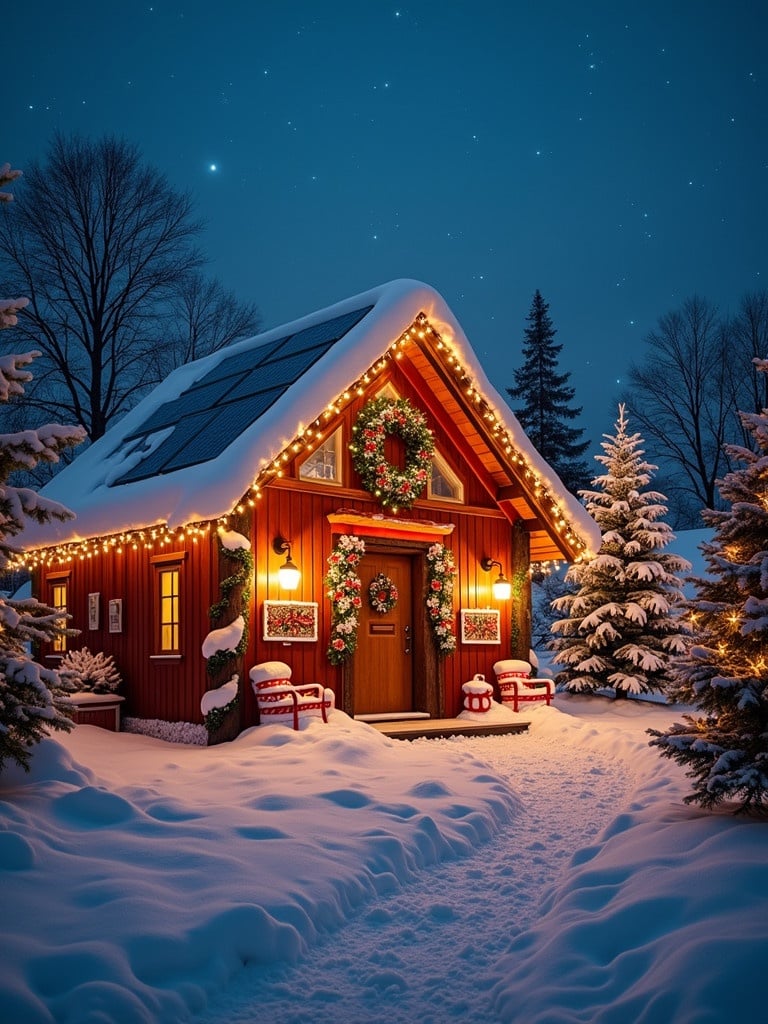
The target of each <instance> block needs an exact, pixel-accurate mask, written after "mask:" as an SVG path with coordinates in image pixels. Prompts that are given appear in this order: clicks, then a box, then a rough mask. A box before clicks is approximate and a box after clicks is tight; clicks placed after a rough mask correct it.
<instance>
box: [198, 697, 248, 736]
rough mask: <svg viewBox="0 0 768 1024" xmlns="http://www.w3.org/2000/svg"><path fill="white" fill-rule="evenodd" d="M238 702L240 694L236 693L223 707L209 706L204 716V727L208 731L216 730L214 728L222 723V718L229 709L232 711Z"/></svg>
mask: <svg viewBox="0 0 768 1024" xmlns="http://www.w3.org/2000/svg"><path fill="white" fill-rule="evenodd" d="M239 703H240V696H239V694H238V696H237V697H233V698H232V700H231V701H230V702H229V704H225V705H224V707H223V708H211V710H210V711H209V712H208V714H207V715H206V716H205V728H206V729H207V730H208V732H209V733H212V732H216V730H217V729H218V728H219V727H220V726H221V725H222V724H223V723H224V719H225V718H226V717H227V715H228V714H229V713H230V711H234V710H235V708H236V707H237V705H238V704H239Z"/></svg>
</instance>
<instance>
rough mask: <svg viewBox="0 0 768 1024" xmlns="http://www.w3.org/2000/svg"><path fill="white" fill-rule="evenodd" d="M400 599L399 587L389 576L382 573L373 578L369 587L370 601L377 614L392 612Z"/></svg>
mask: <svg viewBox="0 0 768 1024" xmlns="http://www.w3.org/2000/svg"><path fill="white" fill-rule="evenodd" d="M399 597H400V595H399V594H398V592H397V587H396V586H395V584H394V583H393V582H392V580H391V579H390V578H389V576H385V575H384V573H383V572H380V573H378V574H377V575H376V576H374V577H373V579H372V580H371V582H370V585H369V587H368V600H369V602H370V605H371V608H373V610H374V611H375V612H379V613H380V614H381V615H386V614H387V612H391V611H392V609H393V608H394V607H395V605H396V604H397V599H398V598H399Z"/></svg>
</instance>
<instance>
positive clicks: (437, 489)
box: [427, 452, 464, 502]
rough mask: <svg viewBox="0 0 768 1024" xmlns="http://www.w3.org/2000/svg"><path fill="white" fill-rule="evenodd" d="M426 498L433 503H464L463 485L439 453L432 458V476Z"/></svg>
mask: <svg viewBox="0 0 768 1024" xmlns="http://www.w3.org/2000/svg"><path fill="white" fill-rule="evenodd" d="M427 497H428V498H433V499H434V500H435V501H456V502H463V501H464V485H463V484H462V482H461V480H459V478H458V477H457V476H456V474H455V473H454V472H453V470H452V469H451V468H450V466H449V465H448V463H447V462H446V461H445V459H444V458H443V457H442V455H440V453H439V452H435V454H434V455H433V456H432V474H431V476H430V478H429V481H428V483H427Z"/></svg>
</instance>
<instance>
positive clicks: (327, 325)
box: [265, 306, 373, 361]
mask: <svg viewBox="0 0 768 1024" xmlns="http://www.w3.org/2000/svg"><path fill="white" fill-rule="evenodd" d="M372 309H373V306H365V308H363V309H355V310H354V311H353V312H351V313H342V315H341V316H335V317H333V319H331V320H324V321H323V322H322V323H320V324H314V325H313V326H312V327H305V328H304V330H303V331H297V332H296V334H292V335H291V337H290V338H286V339H285V341H284V342H283V344H282V346H281V348H280V349H279V351H277V352H275V357H282V356H286V355H295V354H296V353H298V352H302V351H303V350H304V349H306V348H314V347H315V346H316V345H322V344H326V343H327V344H328V345H332V344H333V342H334V341H338V340H339V338H343V337H344V335H345V334H346V333H347V331H351V330H352V328H353V327H354V326H355V325H356V324H358V323H359V322H360V321H361V320H362V319H363V317H364V316H365V314H366V313H369V312H370V311H371V310H372ZM265 361H266V360H265Z"/></svg>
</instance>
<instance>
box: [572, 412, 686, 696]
mask: <svg viewBox="0 0 768 1024" xmlns="http://www.w3.org/2000/svg"><path fill="white" fill-rule="evenodd" d="M604 436H605V437H606V441H604V442H603V444H602V447H603V449H604V453H605V454H603V455H597V456H595V458H596V460H597V461H598V462H599V463H601V465H602V466H604V467H605V470H606V472H605V473H603V474H602V475H599V476H597V477H595V479H594V480H593V481H592V485H593V488H594V489H593V490H589V491H581V492H580V494H581V497H582V499H583V500H584V501H585V502H586V506H587V511H588V512H589V513H590V514H591V515H592V517H593V518H594V519H595V521H596V522H597V524H598V526H599V527H600V529H601V533H602V542H601V546H600V550H599V551H598V553H597V555H596V556H595V557H594V558H592V559H591V560H590V561H588V562H583V563H577V564H576V565H573V566H571V568H570V569H569V571H568V573H567V575H566V582H567V583H569V584H571V585H572V587H573V588H574V589H573V591H572V592H571V593H567V594H564V595H562V596H561V597H559V598H556V599H555V600H554V601H553V602H552V607H553V608H554V609H555V610H556V611H557V612H560V613H561V614H562V613H566V616H567V617H566V618H561V619H558V620H557V621H555V622H554V623H553V624H552V631H553V633H555V634H559V635H557V636H556V637H555V638H554V639H553V640H552V648H553V650H554V651H555V652H556V653H555V656H554V662H555V664H556V665H561V666H563V668H562V670H561V671H560V672H559V674H558V675H557V676H556V681H557V683H558V685H559V686H560V687H562V688H563V689H566V690H569V691H571V692H593V691H595V690H599V689H613V690H614V691H615V693H616V695H617V696H626V695H627V694H628V693H651V692H658V691H665V690H666V689H667V688H668V686H669V685H670V683H671V681H672V678H673V677H672V668H671V666H672V662H673V659H675V658H676V657H678V656H680V655H682V654H683V653H684V651H685V649H686V637H687V631H686V627H685V625H684V624H683V622H682V620H681V617H680V614H679V611H680V608H681V606H682V601H683V595H682V589H681V586H682V584H681V580H680V579H679V577H678V575H677V574H678V573H680V572H686V571H687V570H689V569H690V565H689V563H688V562H686V560H685V559H683V558H680V557H679V556H677V555H674V554H671V553H668V552H666V551H664V548H666V547H667V546H668V545H669V543H670V542H671V541H672V540H674V534H673V533H672V530H671V528H670V526H669V525H668V524H667V523H665V522H664V519H663V517H664V516H665V515H666V513H667V508H666V506H665V505H664V501H665V500H666V499H665V498H664V495H663V494H659V493H658V492H657V491H652V490H648V489H647V487H648V484H649V483H650V481H651V478H652V474H653V470H654V469H655V468H656V467H655V466H652V465H651V464H650V463H648V462H646V461H645V460H644V458H643V454H644V453H643V451H642V450H641V449H640V445H641V444H642V439H641V437H640V435H639V434H631V435H630V434H629V433H628V432H627V419H626V414H625V410H624V406H623V405H622V406H619V418H618V420H617V421H616V433H615V435H607V434H606V435H604Z"/></svg>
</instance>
